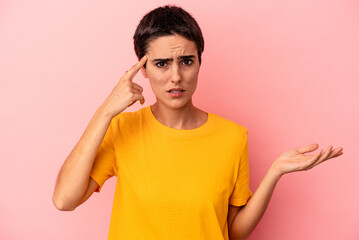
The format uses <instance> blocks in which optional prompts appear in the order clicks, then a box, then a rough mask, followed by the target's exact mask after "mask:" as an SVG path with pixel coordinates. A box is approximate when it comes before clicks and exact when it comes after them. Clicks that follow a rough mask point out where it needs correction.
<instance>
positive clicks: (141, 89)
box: [132, 82, 143, 93]
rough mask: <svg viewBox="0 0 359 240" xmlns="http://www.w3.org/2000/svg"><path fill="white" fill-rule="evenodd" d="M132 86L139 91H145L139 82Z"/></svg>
mask: <svg viewBox="0 0 359 240" xmlns="http://www.w3.org/2000/svg"><path fill="white" fill-rule="evenodd" d="M132 87H133V88H135V89H137V90H138V91H139V92H141V93H142V92H143V88H142V87H141V86H140V85H138V84H137V83H134V82H133V83H132Z"/></svg>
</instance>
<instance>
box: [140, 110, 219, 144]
mask: <svg viewBox="0 0 359 240" xmlns="http://www.w3.org/2000/svg"><path fill="white" fill-rule="evenodd" d="M206 113H207V115H208V117H207V121H206V122H205V123H204V124H202V125H201V126H199V127H197V128H193V129H176V128H171V127H168V126H166V125H164V124H163V123H161V122H160V121H158V120H157V118H156V117H155V116H154V114H153V112H152V110H151V106H148V107H146V108H145V114H146V118H148V120H149V122H150V123H151V125H152V127H154V128H155V129H156V130H157V131H159V132H161V133H163V134H165V135H168V136H172V137H176V138H192V137H198V136H201V135H203V134H205V133H207V132H208V131H209V130H210V129H212V127H211V126H212V125H213V122H214V117H215V116H214V114H212V113H209V112H206Z"/></svg>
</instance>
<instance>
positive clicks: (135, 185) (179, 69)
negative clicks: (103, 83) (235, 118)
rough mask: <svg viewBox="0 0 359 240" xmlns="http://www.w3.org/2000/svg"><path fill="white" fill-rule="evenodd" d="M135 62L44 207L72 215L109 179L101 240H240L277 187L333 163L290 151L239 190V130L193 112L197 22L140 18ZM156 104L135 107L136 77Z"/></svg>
mask: <svg viewBox="0 0 359 240" xmlns="http://www.w3.org/2000/svg"><path fill="white" fill-rule="evenodd" d="M134 45H135V52H136V55H137V56H138V58H139V59H140V60H139V62H138V63H137V64H135V65H134V66H133V67H132V68H131V69H130V70H128V71H127V72H126V73H125V74H124V75H123V76H122V78H121V79H120V81H119V82H118V84H117V85H116V86H115V88H114V89H113V91H112V92H111V94H110V95H109V97H108V98H107V99H106V101H105V102H104V103H103V104H102V105H101V106H100V107H99V109H98V110H97V111H96V113H95V114H94V116H93V118H92V119H91V121H90V123H89V125H88V127H87V128H86V130H85V132H84V134H83V135H82V137H81V139H80V140H79V142H78V143H77V145H76V146H75V147H74V149H73V150H72V152H71V154H70V155H69V156H68V158H67V159H66V161H65V163H64V165H63V166H62V168H61V170H60V173H59V176H58V180H57V183H56V187H55V191H54V195H53V201H54V204H55V206H56V207H57V208H58V209H59V210H74V209H75V208H76V207H77V206H79V205H80V204H82V203H83V202H85V201H86V200H87V199H88V198H89V197H90V196H91V194H92V193H93V192H94V191H100V189H101V187H102V185H103V184H104V182H105V181H106V180H107V179H108V178H110V177H112V176H117V185H116V192H115V199H114V203H113V210H112V217H111V225H110V231H109V239H157V240H158V239H206V240H208V239H245V238H246V237H247V236H249V234H250V233H251V232H252V231H253V229H254V228H255V226H256V225H257V224H258V222H259V221H260V219H261V217H262V215H263V213H264V211H265V209H266V208H267V205H268V203H269V200H270V198H271V195H272V192H273V190H274V187H275V185H276V183H277V182H278V180H279V179H280V178H281V176H283V175H284V174H286V173H290V172H294V171H301V170H307V169H310V168H312V167H314V166H316V165H318V164H320V163H321V162H323V161H325V160H327V159H330V158H334V157H337V156H339V155H341V154H342V150H343V149H342V148H340V147H339V148H336V149H333V148H332V146H329V147H328V148H327V149H326V150H325V151H323V150H320V151H318V152H317V153H316V154H313V155H304V154H305V153H310V152H313V151H315V150H316V149H318V147H319V146H318V145H317V144H311V145H308V146H304V147H299V148H295V149H290V150H288V151H285V152H284V153H283V154H281V155H280V156H279V157H278V158H277V159H276V160H275V161H274V163H273V164H272V166H271V167H270V169H269V170H268V172H267V174H266V176H265V177H264V179H263V180H262V182H261V184H260V186H259V187H258V189H257V190H256V192H255V193H254V194H253V195H252V193H251V191H250V190H249V186H248V184H249V176H248V144H247V130H246V128H245V127H243V126H241V125H238V124H236V123H234V122H231V121H229V120H226V119H224V118H221V117H220V116H218V115H216V114H213V113H208V112H205V111H203V110H201V109H198V108H196V107H195V106H194V105H193V103H192V96H193V94H194V92H195V90H196V86H197V81H198V73H199V70H200V66H201V54H202V52H203V49H204V41H203V37H202V33H201V30H200V28H199V26H198V24H197V22H196V21H195V20H194V19H193V18H192V17H191V16H190V14H188V13H187V12H186V11H184V10H183V9H181V8H178V7H174V6H165V7H160V8H157V9H155V10H153V11H151V12H149V13H148V14H147V15H145V16H144V17H143V19H142V20H141V22H140V23H139V25H138V27H137V30H136V32H135V35H134ZM139 70H141V72H142V74H143V75H144V76H145V77H146V78H148V79H149V81H150V84H151V87H152V90H153V92H154V94H155V96H156V100H157V101H156V102H155V103H154V104H153V105H151V106H147V107H144V108H142V109H140V110H138V111H136V112H123V111H124V110H125V109H126V108H127V107H128V106H130V105H132V104H134V103H135V102H136V101H139V102H140V103H141V104H144V102H145V99H144V97H143V95H142V90H143V89H142V87H141V86H140V85H138V84H136V83H134V82H133V81H132V80H133V78H134V76H135V75H136V74H137V72H138V71H139Z"/></svg>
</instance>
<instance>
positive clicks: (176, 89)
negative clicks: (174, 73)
mask: <svg viewBox="0 0 359 240" xmlns="http://www.w3.org/2000/svg"><path fill="white" fill-rule="evenodd" d="M184 91H186V90H184V89H182V88H171V89H170V90H168V91H167V92H169V93H180V92H184Z"/></svg>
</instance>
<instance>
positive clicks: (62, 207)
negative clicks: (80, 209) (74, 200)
mask: <svg viewBox="0 0 359 240" xmlns="http://www.w3.org/2000/svg"><path fill="white" fill-rule="evenodd" d="M52 203H53V204H54V206H55V207H56V209H57V210H59V211H73V210H75V209H76V206H75V205H73V204H69V203H68V202H66V201H64V200H63V199H62V198H59V197H56V196H55V194H54V195H53V196H52Z"/></svg>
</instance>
